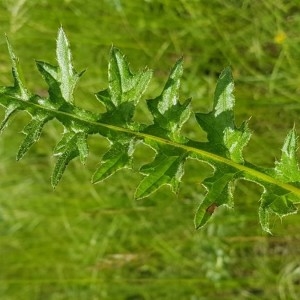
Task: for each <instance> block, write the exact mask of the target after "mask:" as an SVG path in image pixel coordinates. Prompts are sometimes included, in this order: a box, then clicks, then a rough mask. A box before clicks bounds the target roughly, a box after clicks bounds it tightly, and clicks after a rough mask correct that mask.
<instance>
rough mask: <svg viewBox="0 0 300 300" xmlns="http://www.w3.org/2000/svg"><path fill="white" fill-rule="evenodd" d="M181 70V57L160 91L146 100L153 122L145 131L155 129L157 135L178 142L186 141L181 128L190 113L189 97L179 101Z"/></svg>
mask: <svg viewBox="0 0 300 300" xmlns="http://www.w3.org/2000/svg"><path fill="white" fill-rule="evenodd" d="M182 72H183V66H182V59H180V60H178V61H177V62H176V64H175V66H174V67H173V69H172V70H171V73H170V75H169V78H168V80H167V82H166V84H165V86H164V89H163V91H162V93H161V94H160V95H159V96H158V97H157V98H155V99H152V100H149V101H148V102H147V104H148V108H149V110H150V112H151V113H152V115H153V122H154V124H153V125H152V126H149V127H148V128H147V129H146V130H145V132H151V131H156V133H157V134H158V135H160V136H162V137H166V138H169V139H171V140H173V141H176V142H179V143H182V142H185V141H187V140H186V139H184V138H183V135H182V134H181V128H182V126H183V125H184V123H185V122H186V121H187V120H188V118H189V116H190V113H191V108H190V102H191V99H188V100H186V101H185V102H184V103H183V104H181V103H180V102H179V88H180V79H181V77H182Z"/></svg>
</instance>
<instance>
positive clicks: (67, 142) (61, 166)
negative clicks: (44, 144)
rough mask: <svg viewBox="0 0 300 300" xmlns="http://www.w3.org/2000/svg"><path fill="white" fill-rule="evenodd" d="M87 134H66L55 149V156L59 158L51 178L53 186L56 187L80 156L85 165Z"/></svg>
mask: <svg viewBox="0 0 300 300" xmlns="http://www.w3.org/2000/svg"><path fill="white" fill-rule="evenodd" d="M87 136H88V135H87V134H86V133H85V132H65V133H64V134H63V137H62V139H61V140H60V142H59V143H58V144H57V145H56V147H55V149H54V155H55V156H57V157H58V159H57V162H56V165H55V168H54V170H53V173H52V177H51V184H52V186H53V187H55V186H56V185H57V184H58V182H59V180H60V179H61V177H62V175H63V173H64V171H65V169H66V167H67V165H68V164H69V162H70V161H71V160H72V159H74V158H75V157H77V156H80V160H81V162H82V163H85V161H86V158H87V156H88V145H87Z"/></svg>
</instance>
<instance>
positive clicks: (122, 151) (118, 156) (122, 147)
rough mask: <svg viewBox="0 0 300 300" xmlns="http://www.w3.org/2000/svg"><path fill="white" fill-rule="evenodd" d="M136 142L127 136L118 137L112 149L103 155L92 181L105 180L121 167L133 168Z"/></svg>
mask: <svg viewBox="0 0 300 300" xmlns="http://www.w3.org/2000/svg"><path fill="white" fill-rule="evenodd" d="M135 144H136V140H135V139H130V138H128V137H126V136H123V139H121V138H120V137H119V138H117V137H116V140H115V141H114V142H113V144H112V145H111V147H110V149H109V150H108V151H107V152H106V153H105V154H104V155H103V157H102V161H101V165H100V167H99V168H98V169H97V170H96V172H95V173H94V175H93V179H92V182H93V183H96V182H100V181H103V180H105V179H106V178H108V177H109V176H111V175H113V174H114V173H115V172H117V171H118V170H120V169H123V168H128V169H131V168H132V156H133V151H134V147H135Z"/></svg>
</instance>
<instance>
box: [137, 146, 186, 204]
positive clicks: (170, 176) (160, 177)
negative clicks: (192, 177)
mask: <svg viewBox="0 0 300 300" xmlns="http://www.w3.org/2000/svg"><path fill="white" fill-rule="evenodd" d="M168 148H169V147H166V146H165V147H161V148H160V149H159V151H158V154H157V155H156V156H155V159H154V160H153V161H152V162H151V163H149V164H147V165H144V166H143V167H141V169H140V173H142V174H144V175H146V177H144V179H143V180H142V181H141V183H140V184H139V186H138V187H137V190H136V193H135V198H136V199H141V198H145V197H147V196H149V195H150V194H152V193H153V192H155V191H156V190H157V189H159V188H160V187H162V186H163V185H169V186H170V187H171V189H172V191H173V192H174V193H177V191H178V188H179V185H180V181H181V178H182V176H183V174H184V163H185V161H186V158H187V154H186V152H185V151H182V150H180V149H179V150H177V151H174V150H173V149H172V150H171V149H168ZM170 150H171V151H170ZM176 154H177V155H176Z"/></svg>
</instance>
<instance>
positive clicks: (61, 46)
mask: <svg viewBox="0 0 300 300" xmlns="http://www.w3.org/2000/svg"><path fill="white" fill-rule="evenodd" d="M56 57H57V62H58V68H59V69H58V81H59V83H60V89H61V94H62V96H63V98H64V99H65V100H66V101H67V102H70V103H72V102H73V91H74V88H75V85H76V83H77V81H78V79H79V77H80V76H81V75H82V73H80V74H78V73H77V72H76V71H75V70H74V68H73V63H72V54H71V50H70V45H69V41H68V39H67V37H66V35H65V33H64V31H63V29H62V28H60V29H59V31H58V37H57V47H56Z"/></svg>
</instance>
